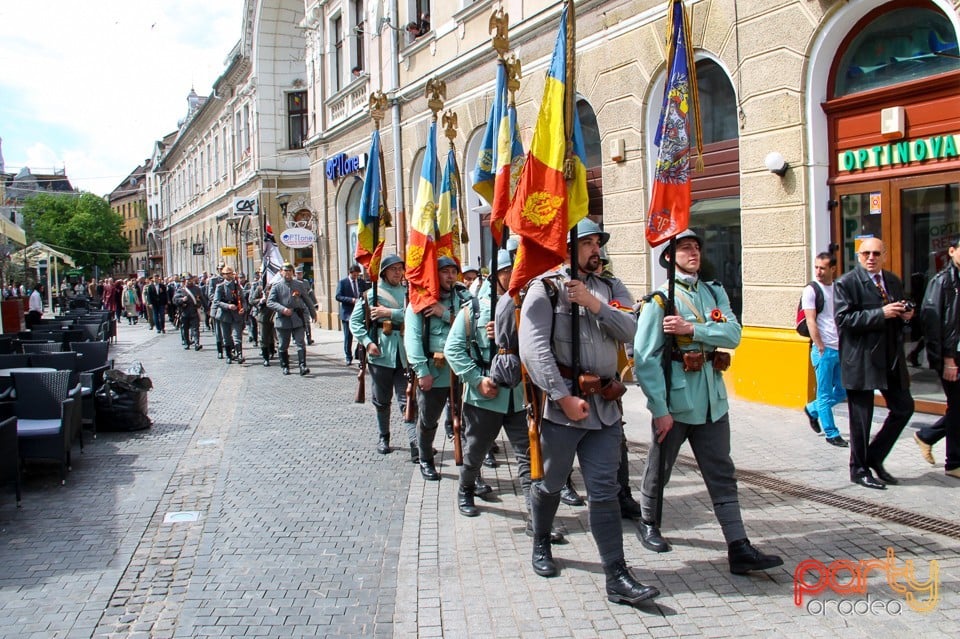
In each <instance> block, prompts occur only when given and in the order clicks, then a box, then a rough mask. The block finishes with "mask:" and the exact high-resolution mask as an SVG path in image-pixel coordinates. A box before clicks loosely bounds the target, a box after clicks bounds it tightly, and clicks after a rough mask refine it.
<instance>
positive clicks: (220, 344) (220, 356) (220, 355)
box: [217, 342, 223, 359]
mask: <svg viewBox="0 0 960 639" xmlns="http://www.w3.org/2000/svg"><path fill="white" fill-rule="evenodd" d="M217 359H223V342H217Z"/></svg>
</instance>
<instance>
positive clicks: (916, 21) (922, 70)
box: [832, 6, 960, 97]
mask: <svg viewBox="0 0 960 639" xmlns="http://www.w3.org/2000/svg"><path fill="white" fill-rule="evenodd" d="M868 20H869V22H867V23H866V24H863V23H861V24H860V25H858V26H857V27H856V28H854V30H853V32H854V33H856V35H855V36H854V37H853V38H852V39H851V40H850V42H849V44H848V45H847V47H846V49H845V50H844V52H843V55H842V56H841V58H840V64H839V65H838V66H837V69H836V76H835V78H834V83H833V96H832V97H840V96H844V95H849V94H851V93H859V92H861V91H869V90H870V89H878V88H880V87H885V86H890V85H893V84H899V83H901V82H909V81H911V80H919V79H920V78H925V77H927V76H931V75H936V74H939V73H945V72H947V71H955V70H957V69H960V58H958V53H960V51H958V48H957V35H956V32H955V31H954V29H953V26H952V25H951V23H950V21H949V20H948V19H947V18H946V16H944V15H943V14H942V13H940V12H939V11H937V10H935V9H932V8H929V9H928V8H923V7H915V6H914V7H904V8H900V9H894V10H893V11H889V12H886V13H883V14H882V15H880V16H879V17H875V18H873V19H872V20H871V19H870V18H868Z"/></svg>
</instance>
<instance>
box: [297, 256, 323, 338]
mask: <svg viewBox="0 0 960 639" xmlns="http://www.w3.org/2000/svg"><path fill="white" fill-rule="evenodd" d="M293 274H294V275H295V276H296V277H297V281H300V282H303V285H304V287H305V288H306V289H307V296H308V298H309V300H308V302H307V304H309V305H310V308H311V309H313V311H312V312H313V314H314V315H316V312H317V308H319V307H320V304H319V303H318V302H317V296H316V295H315V294H314V293H313V286H311V285H310V282H306V281H304V279H303V264H297V268H296V269H295V270H294V272H293ZM304 330H305V333H306V336H307V344H308V345H309V344H313V331H312V330H311V328H310V322H307V324H306V326H304Z"/></svg>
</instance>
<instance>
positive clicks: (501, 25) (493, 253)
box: [490, 7, 520, 362]
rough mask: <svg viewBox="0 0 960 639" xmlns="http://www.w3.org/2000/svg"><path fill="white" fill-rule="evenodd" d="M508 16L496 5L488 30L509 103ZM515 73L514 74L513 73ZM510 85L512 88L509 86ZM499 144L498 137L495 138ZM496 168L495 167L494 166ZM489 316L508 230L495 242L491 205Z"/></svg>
mask: <svg viewBox="0 0 960 639" xmlns="http://www.w3.org/2000/svg"><path fill="white" fill-rule="evenodd" d="M509 27H510V16H509V14H507V13H506V12H504V10H503V7H497V9H496V10H494V12H493V14H492V15H491V16H490V31H491V32H493V36H492V37H491V44H492V45H493V49H494V51H496V52H497V64H498V65H500V66H502V67H503V69H504V71H505V72H506V75H507V89H509V90H510V104H513V103H514V96H515V94H516V90H517V89H518V88H519V87H520V81H519V80H518V79H516V78H517V77H519V74H520V63H519V61H517V59H516V58H515V57H513V56H511V58H512V60H513V61H514V63H515V67H514V68H511V64H509V63H508V62H507V59H506V55H507V52H508V51H509V50H510V34H509ZM514 73H515V74H516V76H514V75H513V74H514ZM511 86H512V87H513V88H511ZM495 90H499V87H495ZM497 144H498V146H499V139H498V140H497ZM494 168H496V167H494ZM490 213H491V216H490V317H491V318H492V317H494V316H495V314H496V312H497V287H498V286H499V285H500V279H499V277H498V276H499V272H500V269H499V268H498V266H497V253H498V252H499V250H500V249H501V248H504V247H506V245H507V234H508V233H509V232H510V231H509V229H508V228H507V226H506V225H505V224H504V225H503V226H502V227H501V231H500V241H499V242H497V238H496V235H495V234H494V233H493V207H492V206H491V209H490ZM496 352H497V342H496V340H490V361H491V362H493V356H494V355H495V354H496Z"/></svg>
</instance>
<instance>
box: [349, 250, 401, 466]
mask: <svg viewBox="0 0 960 639" xmlns="http://www.w3.org/2000/svg"><path fill="white" fill-rule="evenodd" d="M403 273H404V264H403V260H402V259H400V257H399V256H397V255H388V256H386V257H385V258H383V261H381V262H380V284H379V285H378V286H377V303H376V305H374V304H373V289H372V288H369V289H367V290H366V291H364V292H363V293H361V294H360V295H361V301H360V302H359V303H357V304H356V305H354V307H353V313H351V315H350V331H351V332H352V333H353V337H354V339H356V340H357V344H359V345H360V346H362V347H363V348H365V349H366V350H367V367H368V370H369V371H370V380H371V381H372V382H373V393H372V395H373V405H374V407H375V408H376V409H377V430H378V432H379V434H380V437H379V440H378V441H377V452H378V453H380V454H381V455H386V454H387V453H389V452H390V407H391V405H392V402H393V397H394V396H396V398H397V404H399V406H400V414H401V415H402V414H403V413H404V411H405V410H406V408H407V395H406V386H407V371H406V369H407V354H406V352H405V351H404V350H403V318H404V311H405V308H406V289H405V288H404V286H403V284H402V282H403ZM368 314H369V317H368ZM404 426H405V427H406V431H407V441H408V442H409V443H410V445H411V446H414V445H416V443H417V424H416V422H405V423H404Z"/></svg>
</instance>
